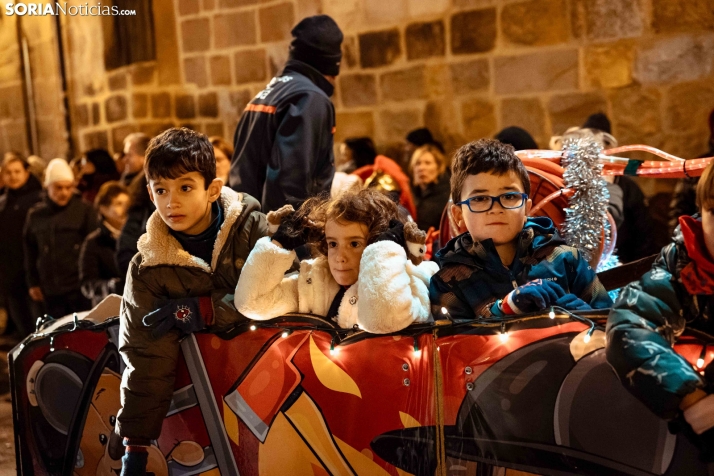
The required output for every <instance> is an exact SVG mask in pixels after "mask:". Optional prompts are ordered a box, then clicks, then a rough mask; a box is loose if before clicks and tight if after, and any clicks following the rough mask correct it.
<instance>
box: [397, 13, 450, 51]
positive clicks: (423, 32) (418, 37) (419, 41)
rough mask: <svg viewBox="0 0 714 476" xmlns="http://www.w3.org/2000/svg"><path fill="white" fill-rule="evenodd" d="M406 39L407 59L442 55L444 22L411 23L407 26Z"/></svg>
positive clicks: (443, 49)
mask: <svg viewBox="0 0 714 476" xmlns="http://www.w3.org/2000/svg"><path fill="white" fill-rule="evenodd" d="M406 41H407V59H409V60H415V59H422V58H431V57H432V56H444V52H445V50H446V45H445V41H446V40H445V39H444V22H443V21H441V20H437V21H432V22H424V23H412V24H411V25H409V26H407V31H406Z"/></svg>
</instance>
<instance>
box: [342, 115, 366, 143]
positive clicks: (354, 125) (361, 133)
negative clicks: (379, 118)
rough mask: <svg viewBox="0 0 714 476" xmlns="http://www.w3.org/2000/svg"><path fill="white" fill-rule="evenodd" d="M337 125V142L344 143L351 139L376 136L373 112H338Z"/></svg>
mask: <svg viewBox="0 0 714 476" xmlns="http://www.w3.org/2000/svg"><path fill="white" fill-rule="evenodd" d="M335 123H336V130H335V142H342V141H344V140H345V139H348V138H350V137H373V136H374V114H372V112H338V113H337V115H336V117H335Z"/></svg>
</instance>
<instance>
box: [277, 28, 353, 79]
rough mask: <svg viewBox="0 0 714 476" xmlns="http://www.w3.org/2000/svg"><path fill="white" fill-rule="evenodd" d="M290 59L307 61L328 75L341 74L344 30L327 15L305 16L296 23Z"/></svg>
mask: <svg viewBox="0 0 714 476" xmlns="http://www.w3.org/2000/svg"><path fill="white" fill-rule="evenodd" d="M291 33H292V35H293V41H292V43H290V59H296V60H298V61H302V62H303V63H307V64H309V65H310V66H312V67H313V68H315V69H316V70H318V71H319V72H321V73H322V74H324V75H326V76H337V75H338V74H340V61H342V48H341V46H342V39H343V38H344V37H343V35H342V31H341V30H340V27H339V26H337V23H335V20H333V19H332V18H330V17H329V16H327V15H315V16H312V17H307V18H303V19H302V20H301V21H300V23H298V24H297V25H295V28H293V31H292V32H291Z"/></svg>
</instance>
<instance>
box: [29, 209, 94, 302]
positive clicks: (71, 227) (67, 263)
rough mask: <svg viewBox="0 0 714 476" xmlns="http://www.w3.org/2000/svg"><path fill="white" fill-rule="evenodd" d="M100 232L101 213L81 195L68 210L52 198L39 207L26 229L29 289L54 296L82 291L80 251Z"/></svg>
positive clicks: (30, 215) (33, 211) (32, 213)
mask: <svg viewBox="0 0 714 476" xmlns="http://www.w3.org/2000/svg"><path fill="white" fill-rule="evenodd" d="M96 229H97V212H96V211H95V210H94V208H93V207H92V206H91V205H88V204H87V203H85V202H83V201H82V199H81V198H80V197H79V196H78V195H74V196H73V197H72V198H71V199H70V201H69V203H68V204H67V205H65V206H64V207H60V206H58V205H57V204H55V203H54V202H53V201H52V200H50V199H49V198H48V197H45V198H44V200H43V201H42V202H40V203H38V204H37V205H35V206H34V207H33V208H32V209H31V210H30V211H29V213H28V214H27V221H26V222H25V229H24V240H25V241H24V243H25V248H24V250H25V272H26V273H27V275H26V281H27V286H28V287H29V288H32V287H35V286H39V287H40V289H42V294H44V295H45V296H50V297H57V296H62V295H65V294H68V293H71V292H78V291H79V290H80V286H79V249H80V247H81V246H82V243H83V242H84V239H85V238H86V236H87V235H88V234H90V233H91V232H92V231H94V230H96Z"/></svg>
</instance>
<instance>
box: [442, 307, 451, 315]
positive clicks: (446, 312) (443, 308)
mask: <svg viewBox="0 0 714 476" xmlns="http://www.w3.org/2000/svg"><path fill="white" fill-rule="evenodd" d="M441 313H442V314H448V313H449V311H447V310H446V308H445V307H442V308H441Z"/></svg>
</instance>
